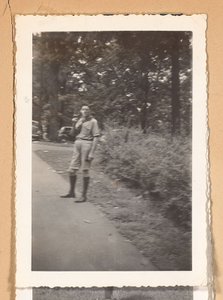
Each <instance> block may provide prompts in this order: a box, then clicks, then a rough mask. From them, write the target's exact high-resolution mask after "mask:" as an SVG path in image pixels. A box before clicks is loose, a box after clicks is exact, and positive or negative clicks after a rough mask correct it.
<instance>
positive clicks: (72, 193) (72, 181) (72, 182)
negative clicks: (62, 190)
mask: <svg viewBox="0 0 223 300" xmlns="http://www.w3.org/2000/svg"><path fill="white" fill-rule="evenodd" d="M76 180H77V176H76V175H74V176H70V191H69V193H68V194H67V195H64V196H60V197H61V198H75V191H74V189H75V184H76Z"/></svg>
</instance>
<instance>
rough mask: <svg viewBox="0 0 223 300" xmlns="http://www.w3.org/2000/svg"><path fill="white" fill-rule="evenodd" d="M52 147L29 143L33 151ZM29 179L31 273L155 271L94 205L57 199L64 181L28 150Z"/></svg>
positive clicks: (65, 186) (64, 186)
mask: <svg viewBox="0 0 223 300" xmlns="http://www.w3.org/2000/svg"><path fill="white" fill-rule="evenodd" d="M59 147H60V146H59ZM54 148H57V149H58V146H48V145H41V144H33V150H34V151H35V150H37V149H42V150H43V151H44V150H48V151H50V149H54ZM60 149H61V151H63V148H62V147H61V148H60ZM32 176H33V178H32V180H33V187H32V270H33V271H140V270H155V269H156V268H155V267H154V266H153V264H152V263H151V262H150V261H149V260H148V259H147V258H145V257H144V256H143V255H142V254H141V253H140V252H139V251H138V250H137V249H136V247H135V246H134V245H132V244H131V243H130V242H129V241H127V240H126V239H125V238H124V237H123V236H121V235H120V234H119V233H118V231H117V229H116V228H115V227H114V225H113V224H112V223H111V222H110V221H109V220H108V219H107V218H106V216H105V215H104V214H103V213H102V212H101V211H100V210H99V208H98V207H96V206H95V205H93V204H92V203H88V202H86V203H82V204H78V203H74V200H73V199H62V198H60V195H61V194H64V193H66V192H67V189H68V183H67V182H66V181H65V180H64V179H63V178H62V177H61V176H60V175H59V174H57V173H55V172H53V170H52V169H51V168H50V166H49V165H48V164H47V163H45V162H44V161H43V160H41V159H40V158H39V157H38V156H37V155H36V154H35V153H34V152H33V175H32ZM103 196H104V195H102V197H103Z"/></svg>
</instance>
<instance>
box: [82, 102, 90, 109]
mask: <svg viewBox="0 0 223 300" xmlns="http://www.w3.org/2000/svg"><path fill="white" fill-rule="evenodd" d="M84 106H87V107H88V108H89V109H90V106H89V105H88V104H86V103H84V104H83V105H82V106H81V109H82V108H83V107H84Z"/></svg>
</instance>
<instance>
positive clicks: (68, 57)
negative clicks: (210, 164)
mask: <svg viewBox="0 0 223 300" xmlns="http://www.w3.org/2000/svg"><path fill="white" fill-rule="evenodd" d="M174 45H177V51H176V49H175V48H176V47H175V46H174ZM173 57H175V64H173ZM191 57H192V54H191V33H190V32H155V31H149V32H51V33H49V32H44V33H41V34H37V35H34V36H33V103H34V105H33V119H35V120H38V121H40V123H46V124H49V126H50V127H51V139H55V138H56V136H55V134H56V132H57V129H58V128H59V127H61V126H64V125H70V122H71V121H70V119H71V116H72V113H73V112H75V113H78V112H79V109H80V106H81V105H82V104H83V103H85V102H87V103H89V104H90V106H91V107H92V112H93V114H94V115H95V117H97V119H98V121H99V123H100V124H101V126H103V124H104V123H105V122H107V121H109V122H110V121H111V122H114V123H116V124H119V125H121V126H126V127H137V128H141V129H142V130H143V131H144V132H145V131H152V132H165V133H170V132H171V130H172V128H173V125H174V126H176V125H177V126H178V127H179V128H178V131H180V133H181V135H184V136H185V135H188V134H190V131H191V82H192V72H191V70H192V66H191ZM174 66H176V67H174ZM174 70H175V72H173V71H174ZM173 73H174V74H175V77H173ZM173 78H175V81H174V80H173ZM173 99H175V101H173ZM174 108H175V109H174ZM173 116H174V118H173ZM175 119H177V120H178V122H177V123H176V122H175V121H174V122H173V120H175Z"/></svg>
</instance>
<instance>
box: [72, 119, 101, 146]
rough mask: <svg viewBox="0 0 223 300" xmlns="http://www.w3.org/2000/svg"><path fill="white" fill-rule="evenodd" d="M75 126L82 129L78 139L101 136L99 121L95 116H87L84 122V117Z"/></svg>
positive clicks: (91, 139)
mask: <svg viewBox="0 0 223 300" xmlns="http://www.w3.org/2000/svg"><path fill="white" fill-rule="evenodd" d="M80 127H81V129H80ZM75 128H76V129H77V130H78V129H80V133H79V134H78V135H77V136H76V140H86V141H93V139H94V137H98V136H100V133H99V129H98V122H97V120H95V119H94V118H93V117H89V118H87V120H86V121H84V122H83V123H82V119H80V120H78V122H77V124H76V126H75Z"/></svg>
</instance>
